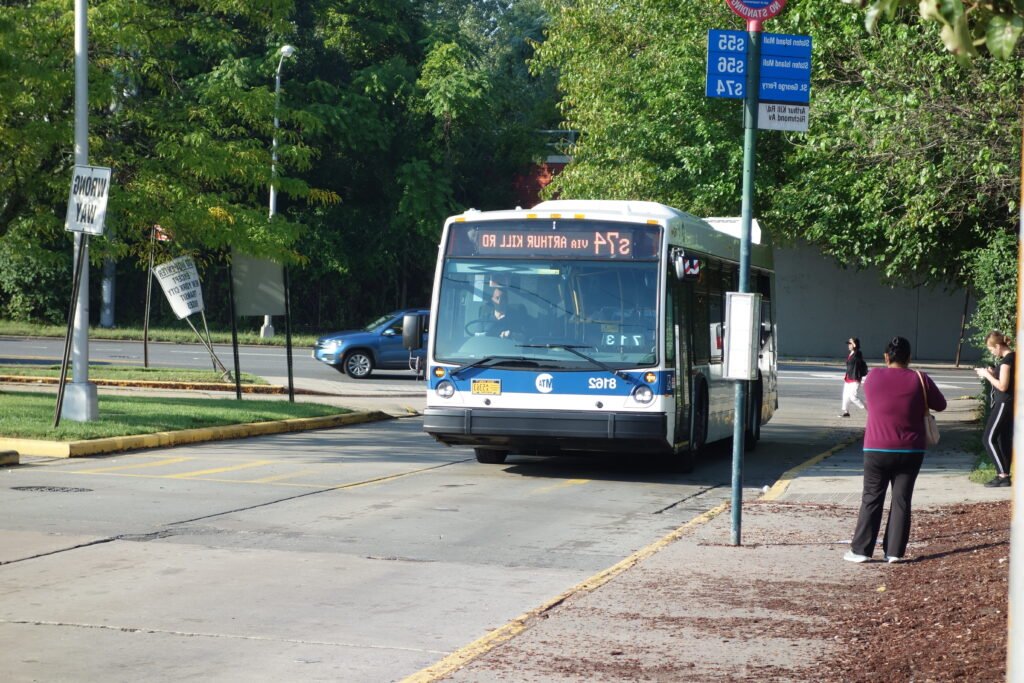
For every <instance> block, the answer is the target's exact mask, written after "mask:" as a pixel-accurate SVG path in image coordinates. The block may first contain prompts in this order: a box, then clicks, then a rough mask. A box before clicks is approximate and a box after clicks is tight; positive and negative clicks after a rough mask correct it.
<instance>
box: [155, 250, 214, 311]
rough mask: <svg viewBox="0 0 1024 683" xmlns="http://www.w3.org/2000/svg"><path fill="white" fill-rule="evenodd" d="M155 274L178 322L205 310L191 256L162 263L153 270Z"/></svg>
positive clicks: (201, 290) (200, 287)
mask: <svg viewBox="0 0 1024 683" xmlns="http://www.w3.org/2000/svg"><path fill="white" fill-rule="evenodd" d="M153 274H154V275H156V279H157V282H159V283H160V287H161V289H163V290H164V296H166V297H167V301H168V302H169V303H170V304H171V309H172V310H173V311H174V315H176V316H178V320H181V319H182V318H187V317H188V316H189V315H191V314H193V313H199V312H200V311H202V310H203V289H202V286H201V285H200V283H199V271H198V270H196V264H195V262H194V261H193V260H192V257H191V256H179V257H178V258H176V259H174V260H173V261H168V262H167V263H161V264H160V265H159V266H156V267H155V268H153Z"/></svg>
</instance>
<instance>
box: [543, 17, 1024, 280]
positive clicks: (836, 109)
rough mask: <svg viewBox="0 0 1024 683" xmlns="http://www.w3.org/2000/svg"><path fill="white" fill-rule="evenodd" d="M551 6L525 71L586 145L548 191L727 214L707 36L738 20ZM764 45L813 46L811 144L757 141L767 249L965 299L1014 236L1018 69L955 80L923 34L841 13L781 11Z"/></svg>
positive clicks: (723, 138)
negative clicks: (1004, 239)
mask: <svg viewBox="0 0 1024 683" xmlns="http://www.w3.org/2000/svg"><path fill="white" fill-rule="evenodd" d="M558 4H559V3H554V2H552V3H550V5H549V7H550V9H551V11H552V12H553V13H554V14H553V19H552V25H551V28H550V29H549V34H548V38H547V40H546V42H545V43H544V45H542V46H541V47H540V49H539V52H538V58H537V60H536V62H535V66H536V68H547V69H552V70H556V71H557V73H558V74H559V87H560V89H561V90H562V94H563V100H562V102H563V113H564V116H565V120H566V124H565V125H567V126H568V127H572V128H575V129H577V130H579V131H580V142H579V144H578V145H576V147H575V148H574V150H573V153H574V163H573V164H571V165H570V166H569V168H567V170H566V171H565V172H564V173H563V174H562V176H560V177H559V178H558V179H556V181H555V183H554V187H553V191H554V192H557V193H560V194H561V195H562V196H568V197H571V196H586V197H606V198H636V199H653V200H657V201H662V202H664V203H667V204H672V205H676V206H679V207H680V208H682V209H685V210H688V211H691V212H692V213H696V214H698V215H736V214H738V211H739V201H740V196H741V195H740V189H739V181H740V177H741V173H740V171H741V147H742V132H741V129H740V106H739V104H738V103H737V102H735V101H724V100H709V99H707V98H705V97H704V92H703V89H704V78H705V76H704V66H705V52H706V47H705V35H706V31H707V29H709V28H713V27H714V28H722V27H730V26H731V25H735V24H736V23H737V20H736V18H735V17H730V15H728V14H724V13H715V11H712V12H709V13H708V14H707V15H701V16H696V13H692V12H684V11H682V10H680V9H679V8H678V5H677V4H674V3H668V2H660V1H659V0H639V1H638V2H635V3H618V2H613V1H612V0H580V1H579V2H576V3H573V4H571V5H562V6H561V7H560V9H557V10H556V8H555V5H558ZM723 12H724V10H723ZM770 29H771V30H772V31H774V32H779V33H804V34H810V35H811V36H812V37H813V40H814V62H813V82H812V95H811V127H810V130H809V132H808V133H807V134H799V133H776V132H772V133H768V132H765V133H763V134H762V135H761V136H760V139H759V142H758V171H757V184H758V191H757V200H756V202H757V212H758V215H759V216H760V217H761V218H764V219H765V220H766V222H767V224H768V225H769V226H770V227H771V229H772V230H773V233H774V234H775V236H776V237H777V238H781V239H782V240H787V239H801V240H807V241H810V242H811V243H813V244H815V245H816V246H818V247H819V248H820V249H821V250H822V251H823V252H824V253H826V254H829V255H832V256H833V257H835V258H836V260H837V261H838V262H839V263H841V264H843V265H844V266H847V267H854V268H864V267H868V266H876V267H878V268H879V269H880V270H881V271H882V272H883V273H884V274H885V276H886V277H887V278H888V280H889V281H890V282H892V283H894V284H896V283H899V284H904V285H919V284H937V285H952V284H965V283H966V282H967V279H968V267H969V262H970V259H971V255H972V254H973V252H974V250H976V249H979V248H982V247H983V246H984V245H986V244H987V243H988V242H989V241H990V237H991V235H992V234H993V233H997V232H999V231H1004V230H1006V229H1008V228H1009V226H1011V225H1012V222H1013V210H1014V208H1015V204H1014V198H1013V191H1014V188H1015V186H1016V178H1015V173H1014V167H1015V159H1016V158H1017V154H1018V150H1019V146H1018V140H1017V138H1018V131H1019V122H1018V121H1017V118H1016V107H1017V104H1016V85H1015V84H1016V83H1019V82H1020V81H1021V76H1022V75H1024V74H1022V73H1021V66H1020V64H1019V63H1017V62H991V61H990V62H987V63H984V64H978V65H975V66H973V67H972V68H971V69H968V70H965V69H963V68H961V67H958V66H957V65H956V64H954V63H952V61H951V60H949V59H946V58H945V57H944V56H943V55H942V53H941V51H940V49H939V48H938V47H937V45H936V42H937V41H935V35H936V34H937V33H938V31H937V30H936V28H932V27H930V26H922V25H920V24H918V23H917V22H909V21H899V22H892V23H887V24H884V25H882V26H879V29H878V30H879V33H880V36H881V39H880V40H870V41H865V40H863V28H862V27H861V25H860V22H859V15H858V13H856V12H853V11H850V10H849V9H846V8H843V7H842V5H840V4H838V3H836V4H833V5H829V4H823V3H817V2H813V1H811V0H797V1H796V2H791V3H790V4H789V5H787V9H786V12H784V13H783V14H782V15H780V16H779V17H777V18H776V19H773V20H772V23H771V26H770ZM908 51H911V52H913V53H914V54H915V55H919V57H918V58H917V59H915V60H908V59H906V54H907V52H908Z"/></svg>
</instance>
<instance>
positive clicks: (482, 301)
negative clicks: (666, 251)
mask: <svg viewBox="0 0 1024 683" xmlns="http://www.w3.org/2000/svg"><path fill="white" fill-rule="evenodd" d="M657 292H658V262H657V261H587V260H559V259H538V258H531V259H495V258H451V257H449V258H448V259H446V260H445V263H444V271H443V273H442V277H441V283H440V292H439V297H440V299H439V305H438V308H437V311H438V313H437V322H436V325H435V346H434V358H435V359H436V360H438V361H440V362H447V363H457V364H460V365H464V364H470V363H477V362H479V361H481V360H484V359H488V358H501V359H505V360H506V361H507V362H506V363H505V365H506V366H507V367H515V366H516V364H517V363H518V364H520V365H521V366H522V367H529V368H530V369H538V368H545V369H558V370H590V371H592V370H593V369H594V364H595V362H597V363H600V364H603V365H604V366H608V367H609V368H613V369H625V368H637V367H649V366H652V365H654V364H655V363H656V362H657V346H656V345H657V320H658V313H657V301H658V297H657Z"/></svg>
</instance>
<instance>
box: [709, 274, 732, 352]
mask: <svg viewBox="0 0 1024 683" xmlns="http://www.w3.org/2000/svg"><path fill="white" fill-rule="evenodd" d="M708 275H709V277H708V332H709V334H708V343H709V345H710V347H711V362H712V363H716V362H718V363H720V362H721V361H722V352H723V346H724V340H723V334H722V332H723V331H722V326H723V325H724V323H725V307H724V306H723V305H722V301H723V298H724V296H725V291H724V290H723V288H722V286H723V285H724V284H725V283H726V282H728V280H727V278H729V277H730V274H729V273H728V271H722V270H720V269H719V267H717V266H716V267H715V268H714V270H711V272H709V273H708Z"/></svg>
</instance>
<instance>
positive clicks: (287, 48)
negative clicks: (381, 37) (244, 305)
mask: <svg viewBox="0 0 1024 683" xmlns="http://www.w3.org/2000/svg"><path fill="white" fill-rule="evenodd" d="M277 54H279V55H280V56H281V58H280V59H278V60H277V72H276V73H275V74H274V141H273V144H272V148H271V153H270V216H269V218H270V220H274V214H275V213H277V185H276V184H275V182H274V181H275V180H276V179H277V130H278V127H279V125H280V124H279V122H278V120H277V110H278V107H279V106H280V103H281V67H282V66H283V65H284V60H286V59H287V58H289V57H291V56H292V55H294V54H295V48H294V47H293V46H291V45H282V46H281V49H279V50H278V51H277ZM270 319H271V316H269V315H265V316H263V327H261V328H260V337H263V338H267V337H273V336H274V326H273V325H272V324H271V321H270Z"/></svg>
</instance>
